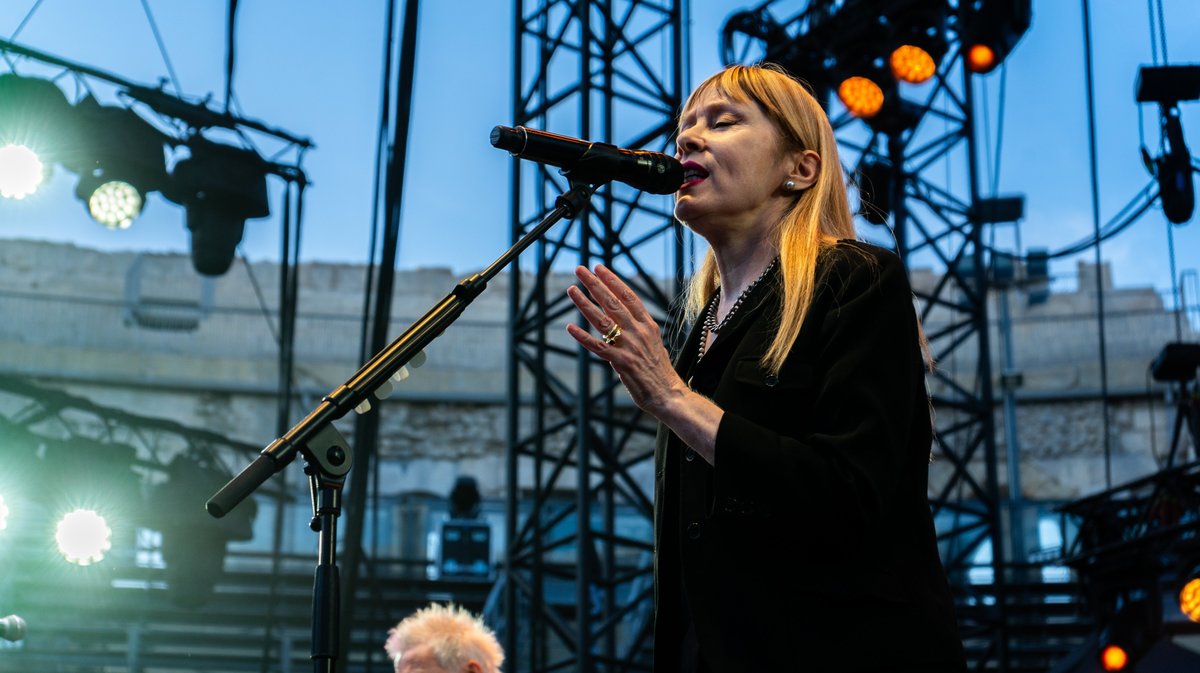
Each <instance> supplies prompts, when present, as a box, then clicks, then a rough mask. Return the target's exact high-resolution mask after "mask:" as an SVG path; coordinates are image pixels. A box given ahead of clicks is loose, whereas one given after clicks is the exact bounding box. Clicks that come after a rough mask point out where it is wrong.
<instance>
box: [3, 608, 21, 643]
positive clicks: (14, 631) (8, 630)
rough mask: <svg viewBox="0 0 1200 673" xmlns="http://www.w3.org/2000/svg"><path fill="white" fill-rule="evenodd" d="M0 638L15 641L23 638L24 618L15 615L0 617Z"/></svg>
mask: <svg viewBox="0 0 1200 673" xmlns="http://www.w3.org/2000/svg"><path fill="white" fill-rule="evenodd" d="M0 638H3V639H5V640H11V641H12V642H14V643H15V642H17V641H18V640H23V639H24V638H25V620H24V619H21V618H20V617H18V616H16V615H9V616H7V617H5V618H3V619H0Z"/></svg>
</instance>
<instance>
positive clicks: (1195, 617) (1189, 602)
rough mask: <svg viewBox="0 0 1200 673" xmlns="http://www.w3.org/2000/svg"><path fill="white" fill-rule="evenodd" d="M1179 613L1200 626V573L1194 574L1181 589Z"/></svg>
mask: <svg viewBox="0 0 1200 673" xmlns="http://www.w3.org/2000/svg"><path fill="white" fill-rule="evenodd" d="M1179 611H1180V612H1182V613H1183V616H1185V617H1187V618H1188V619H1189V620H1191V621H1193V622H1196V623H1197V624H1200V573H1192V575H1191V576H1190V577H1188V578H1187V581H1185V582H1184V583H1183V586H1182V587H1181V588H1180V589H1179Z"/></svg>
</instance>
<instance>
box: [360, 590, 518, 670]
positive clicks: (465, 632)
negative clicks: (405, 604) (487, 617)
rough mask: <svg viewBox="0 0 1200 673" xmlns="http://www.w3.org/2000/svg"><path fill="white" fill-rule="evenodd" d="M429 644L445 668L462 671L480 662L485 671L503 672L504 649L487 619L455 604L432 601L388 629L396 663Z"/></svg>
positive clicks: (389, 650) (388, 645)
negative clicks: (469, 663)
mask: <svg viewBox="0 0 1200 673" xmlns="http://www.w3.org/2000/svg"><path fill="white" fill-rule="evenodd" d="M421 645H428V646H429V648H430V650H431V651H432V654H433V656H434V658H435V659H437V661H438V664H440V665H441V666H442V668H445V669H448V670H452V671H461V670H462V669H463V668H464V667H466V665H467V662H469V661H470V660H472V659H474V660H475V661H477V662H479V665H480V666H481V667H482V668H483V671H484V673H500V664H503V663H504V649H503V648H501V647H500V642H499V641H497V640H496V634H495V633H493V632H492V630H491V629H489V628H488V627H487V626H486V625H484V623H483V620H482V619H480V618H479V617H476V616H475V615H473V614H471V613H470V612H469V611H468V610H466V609H464V608H462V607H459V606H456V605H454V604H453V603H450V604H448V605H441V604H438V603H430V604H429V606H428V607H424V608H421V609H420V610H417V611H416V612H414V613H413V614H411V615H409V616H408V617H406V618H405V619H404V620H402V621H401V622H400V623H398V624H396V626H395V627H393V628H392V629H391V630H390V631H388V639H387V642H386V643H385V644H384V646H383V649H385V650H387V653H388V657H390V658H391V660H392V662H393V664H398V663H399V662H400V657H401V656H403V655H404V652H405V651H407V650H410V649H412V648H414V647H419V646H421Z"/></svg>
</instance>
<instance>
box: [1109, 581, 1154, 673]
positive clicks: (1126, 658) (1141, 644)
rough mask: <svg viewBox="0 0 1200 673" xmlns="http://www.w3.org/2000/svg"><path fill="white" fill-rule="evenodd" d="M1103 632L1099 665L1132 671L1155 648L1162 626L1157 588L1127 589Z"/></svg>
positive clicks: (1114, 604) (1118, 600)
mask: <svg viewBox="0 0 1200 673" xmlns="http://www.w3.org/2000/svg"><path fill="white" fill-rule="evenodd" d="M1112 606H1113V611H1112V613H1111V614H1110V615H1109V616H1108V617H1107V618H1106V619H1104V620H1103V622H1102V623H1103V624H1104V628H1103V630H1101V632H1100V640H1099V648H1100V649H1099V651H1098V652H1097V655H1098V658H1099V662H1098V663H1099V664H1100V666H1101V667H1102V668H1103V669H1104V670H1106V671H1123V670H1133V669H1134V668H1136V666H1137V663H1138V661H1139V660H1140V659H1141V658H1142V657H1143V656H1144V655H1145V654H1146V652H1147V651H1149V650H1150V648H1151V647H1152V646H1153V645H1154V642H1155V641H1156V640H1157V639H1158V637H1159V635H1160V629H1161V627H1162V599H1161V594H1160V593H1159V592H1158V591H1157V590H1156V589H1150V588H1147V587H1144V586H1143V587H1140V588H1126V589H1125V590H1123V591H1122V592H1121V593H1120V594H1119V595H1117V596H1116V597H1115V599H1114V601H1113V603H1112Z"/></svg>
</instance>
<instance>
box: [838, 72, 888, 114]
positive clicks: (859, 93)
mask: <svg viewBox="0 0 1200 673" xmlns="http://www.w3.org/2000/svg"><path fill="white" fill-rule="evenodd" d="M837 93H838V98H840V99H841V101H842V104H843V105H845V106H846V109H847V110H849V111H850V114H852V115H854V116H855V117H860V118H863V119H870V118H871V117H874V116H875V115H876V114H878V113H879V109H880V108H882V107H883V89H880V88H879V85H878V84H876V83H875V82H872V81H871V80H869V79H867V78H866V77H847V78H846V79H844V80H842V83H841V84H839V85H838V90H837Z"/></svg>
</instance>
